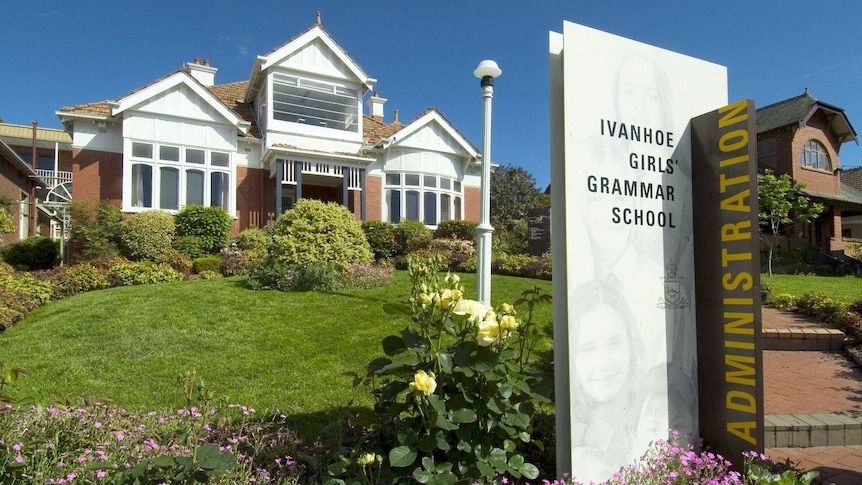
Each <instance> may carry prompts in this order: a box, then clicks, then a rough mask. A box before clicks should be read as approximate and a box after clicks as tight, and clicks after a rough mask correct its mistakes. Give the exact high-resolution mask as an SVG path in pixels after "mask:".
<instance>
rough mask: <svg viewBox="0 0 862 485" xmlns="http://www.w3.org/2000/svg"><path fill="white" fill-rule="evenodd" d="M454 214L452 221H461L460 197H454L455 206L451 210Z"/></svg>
mask: <svg viewBox="0 0 862 485" xmlns="http://www.w3.org/2000/svg"><path fill="white" fill-rule="evenodd" d="M452 209H453V211H454V212H455V217H454V219H456V220H461V219H463V217H462V216H461V197H455V206H454V207H453V208H452Z"/></svg>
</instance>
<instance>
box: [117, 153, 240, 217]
mask: <svg viewBox="0 0 862 485" xmlns="http://www.w3.org/2000/svg"><path fill="white" fill-rule="evenodd" d="M131 145H132V146H131V148H132V149H131V156H130V157H129V166H130V168H131V170H130V172H131V173H130V174H129V177H128V182H127V186H126V188H125V190H127V192H126V194H127V197H128V200H127V204H126V206H127V207H129V208H131V209H132V210H134V209H162V210H167V211H177V210H179V209H181V208H182V207H184V206H187V205H209V206H215V207H221V208H223V209H224V210H226V211H228V213H230V212H231V198H232V194H233V190H234V188H233V184H232V180H233V176H234V172H233V166H232V164H231V154H230V153H229V152H226V151H218V150H210V149H205V148H198V147H183V146H176V145H167V144H165V145H162V144H158V143H144V142H132V144H131Z"/></svg>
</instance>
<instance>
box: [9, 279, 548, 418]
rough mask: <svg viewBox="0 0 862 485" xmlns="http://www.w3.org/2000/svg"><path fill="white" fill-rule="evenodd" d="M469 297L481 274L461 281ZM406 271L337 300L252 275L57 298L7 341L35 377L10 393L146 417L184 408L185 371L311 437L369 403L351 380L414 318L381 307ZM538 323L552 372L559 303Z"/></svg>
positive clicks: (508, 286) (529, 284)
mask: <svg viewBox="0 0 862 485" xmlns="http://www.w3.org/2000/svg"><path fill="white" fill-rule="evenodd" d="M462 281H463V283H464V285H465V293H466V294H467V295H468V297H469V296H471V295H473V294H474V292H475V275H469V274H468V275H462ZM535 286H538V287H540V288H542V290H543V291H544V292H546V293H550V292H551V282H549V281H540V280H531V279H524V278H515V277H507V276H494V277H493V278H492V302H493V303H494V304H498V303H501V302H504V301H505V302H514V301H515V300H516V299H517V298H518V297H519V296H520V294H521V292H522V291H524V290H526V289H531V288H533V287H535ZM409 293H410V283H409V279H408V277H407V274H406V272H402V271H397V272H396V273H395V282H394V283H393V284H392V285H391V286H388V287H385V288H376V289H370V290H351V291H341V292H332V293H328V292H327V293H322V292H304V293H299V292H293V293H282V292H277V291H252V290H249V289H247V288H246V287H245V286H244V285H243V278H240V277H236V278H227V279H213V280H199V281H185V282H180V283H167V284H160V285H148V286H133V287H120V288H113V289H109V290H102V291H95V292H90V293H85V294H81V295H77V296H75V297H71V298H68V299H64V300H60V301H56V302H52V303H50V304H48V305H46V306H44V307H41V308H39V309H37V310H36V311H34V312H33V313H31V314H30V315H29V316H27V318H25V319H24V320H22V321H21V322H19V323H17V324H16V325H14V326H13V327H12V328H10V329H8V330H7V331H5V332H3V333H2V334H0V362H5V363H7V364H9V365H16V366H20V367H24V368H26V369H28V370H29V371H30V375H29V376H26V377H25V378H23V379H21V380H19V381H18V382H17V383H16V384H15V386H14V388H13V389H10V390H9V391H10V394H12V395H14V396H15V397H16V398H26V399H27V400H29V401H30V402H36V403H41V404H51V403H56V402H57V401H63V400H65V399H66V398H67V397H68V398H72V400H79V399H80V398H81V397H82V396H86V397H88V398H92V399H100V400H103V401H108V402H113V403H115V404H117V405H120V406H123V407H126V408H129V409H136V408H139V407H144V408H147V409H151V410H157V409H165V408H177V407H181V406H184V405H185V404H186V403H185V401H184V399H183V397H182V395H181V393H180V391H179V387H178V385H177V383H176V377H177V374H178V373H180V372H183V371H186V370H192V369H194V370H195V371H196V372H197V374H198V375H199V376H201V377H202V378H203V379H204V383H205V385H206V387H207V389H209V390H210V391H212V392H213V393H214V394H215V396H216V397H221V396H224V397H225V398H226V399H227V400H228V401H229V402H231V403H241V404H244V405H247V406H254V407H256V408H258V409H276V408H277V409H280V410H281V411H283V412H286V413H288V414H289V415H291V416H292V417H293V419H292V421H293V423H294V425H295V426H296V427H297V429H296V430H297V431H298V432H300V433H302V434H306V435H308V434H310V433H313V432H314V431H316V430H317V429H319V428H320V427H321V426H323V425H325V424H327V423H328V422H331V421H332V420H334V419H335V417H336V416H337V415H338V414H339V413H342V412H344V411H345V410H346V409H349V408H350V407H351V406H362V407H365V406H370V404H371V401H370V398H369V394H368V392H367V391H366V390H365V389H354V388H353V387H352V378H351V377H349V376H347V375H345V373H347V372H363V369H364V366H365V364H366V363H368V362H369V361H370V360H372V359H373V358H375V357H377V356H380V355H382V350H381V347H380V341H381V340H382V339H383V338H384V337H385V336H387V335H390V334H394V333H397V332H399V331H400V330H401V329H402V328H403V327H404V326H405V325H406V324H407V322H408V319H407V317H398V316H392V315H388V314H386V313H384V312H383V311H382V305H383V304H384V303H387V302H396V301H406V299H407V298H408V297H409ZM535 321H536V322H537V323H538V324H539V325H540V326H541V328H542V331H543V333H544V334H545V335H547V336H548V339H546V342H545V343H544V344H543V346H542V348H540V349H539V350H540V351H541V352H542V354H541V355H542V358H544V359H546V360H548V362H546V363H545V365H544V366H545V367H546V368H550V361H549V359H550V348H551V347H550V332H551V326H552V325H551V321H552V308H551V305H548V304H546V305H540V306H539V307H537V313H536V315H535Z"/></svg>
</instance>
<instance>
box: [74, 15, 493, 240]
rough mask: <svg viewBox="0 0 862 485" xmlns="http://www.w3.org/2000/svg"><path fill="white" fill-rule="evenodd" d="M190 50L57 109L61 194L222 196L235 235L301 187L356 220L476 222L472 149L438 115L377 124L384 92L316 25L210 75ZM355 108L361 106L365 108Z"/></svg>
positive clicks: (195, 200)
mask: <svg viewBox="0 0 862 485" xmlns="http://www.w3.org/2000/svg"><path fill="white" fill-rule="evenodd" d="M217 71H218V70H217V69H216V68H215V67H214V66H211V65H210V63H209V61H207V60H205V61H203V62H202V63H201V62H200V60H199V59H195V60H194V61H193V62H189V63H186V64H184V65H183V67H182V68H181V69H180V70H178V71H175V72H172V73H170V74H168V75H166V76H165V77H163V78H161V79H159V80H156V81H154V82H152V83H150V84H146V85H144V86H143V87H141V88H139V89H137V90H135V91H133V92H131V93H129V94H126V95H124V96H121V97H119V98H116V99H110V100H105V101H98V102H91V103H86V104H78V105H74V106H70V107H65V108H62V109H61V110H60V111H58V112H57V115H58V116H59V118H60V120H61V121H62V123H63V125H64V126H65V129H66V131H67V132H68V133H70V134H71V137H72V142H71V166H70V171H71V172H72V178H73V183H72V197H73V199H74V200H88V201H92V202H99V201H107V202H109V203H112V204H115V205H118V206H120V207H121V208H122V210H123V211H124V212H126V213H136V212H141V211H146V210H153V209H161V210H166V211H171V212H173V211H177V210H179V209H181V208H182V207H183V206H185V205H191V204H202V205H207V206H220V207H223V208H224V209H225V210H227V211H228V213H229V214H231V215H232V216H233V217H234V219H235V223H234V232H237V231H240V230H242V229H244V228H247V227H259V226H263V225H266V224H267V223H269V222H270V221H272V220H273V219H274V218H275V217H276V216H277V214H280V213H281V212H283V211H285V210H287V209H289V208H290V207H292V206H293V204H294V203H295V202H296V200H298V199H300V198H302V197H311V198H315V199H320V200H324V201H334V202H338V203H341V204H344V205H345V206H346V207H348V208H349V209H350V210H351V211H352V212H353V214H354V215H355V216H356V218H357V219H362V220H365V219H369V220H383V221H389V222H399V221H401V220H405V219H406V220H417V221H422V222H424V223H425V224H427V225H429V226H435V225H436V224H437V223H438V222H440V221H443V220H447V219H467V220H474V221H478V219H479V198H480V191H479V185H480V175H481V171H480V165H479V158H480V154H479V152H478V151H477V149H476V148H475V147H474V146H473V145H472V144H471V143H470V141H469V140H467V139H466V138H465V137H464V136H463V135H462V134H461V133H460V132H459V131H458V130H457V129H456V128H455V127H454V126H453V125H452V124H451V123H450V122H449V121H448V120H447V119H446V118H445V117H444V116H443V115H442V114H441V113H440V112H439V111H437V110H436V109H433V108H431V109H428V110H426V111H425V112H423V113H422V114H420V115H419V116H417V117H416V118H415V119H413V120H412V121H409V122H407V123H402V122H401V121H400V120H399V119H398V112H397V111H395V112H394V116H393V117H392V118H390V119H389V121H388V122H387V121H386V117H385V115H384V104H385V102H386V99H384V98H382V97H381V96H380V95H379V94H378V93H377V92H375V91H373V86H374V84H375V83H376V80H375V79H374V78H372V77H370V76H369V75H368V74H367V73H366V72H365V71H364V70H363V69H362V67H360V66H359V65H358V64H357V63H356V62H355V61H354V60H353V59H352V58H351V57H350V56H349V55H348V54H347V52H345V51H344V50H343V49H342V48H341V46H339V45H338V44H337V43H336V42H335V40H334V39H333V38H332V37H331V36H330V35H329V33H327V32H326V31H325V30H324V29H323V27H322V26H321V24H320V21H319V18H318V21H317V23H315V24H314V25H312V26H311V27H310V28H309V29H308V30H306V31H305V32H303V33H301V34H299V35H298V36H296V37H294V38H293V39H292V40H290V41H288V42H287V43H286V44H284V45H282V46H280V47H277V48H275V49H274V50H272V51H271V52H269V53H267V54H265V55H262V56H258V57H257V59H256V61H255V63H254V65H253V66H252V68H251V74H250V76H249V78H248V79H247V80H243V81H239V82H231V83H227V84H216V83H215V78H216V74H217ZM366 105H367V113H366V110H365V108H366Z"/></svg>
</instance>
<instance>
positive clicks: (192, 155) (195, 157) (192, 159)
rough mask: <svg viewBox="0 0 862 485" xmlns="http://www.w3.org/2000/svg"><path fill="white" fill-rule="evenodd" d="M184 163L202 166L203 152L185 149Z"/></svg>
mask: <svg viewBox="0 0 862 485" xmlns="http://www.w3.org/2000/svg"><path fill="white" fill-rule="evenodd" d="M186 163H197V164H200V165H203V163H204V151H203V150H195V149H193V148H186Z"/></svg>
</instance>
